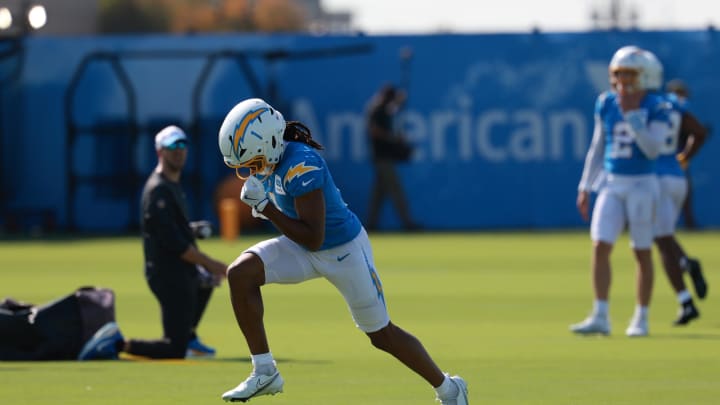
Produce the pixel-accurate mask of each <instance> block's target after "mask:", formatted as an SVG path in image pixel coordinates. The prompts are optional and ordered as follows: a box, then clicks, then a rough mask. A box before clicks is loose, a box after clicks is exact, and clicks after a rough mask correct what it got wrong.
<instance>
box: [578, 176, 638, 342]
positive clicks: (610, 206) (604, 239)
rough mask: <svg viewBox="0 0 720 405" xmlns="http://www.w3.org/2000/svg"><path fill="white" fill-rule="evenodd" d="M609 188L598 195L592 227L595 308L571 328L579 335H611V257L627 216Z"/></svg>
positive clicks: (615, 195)
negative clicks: (609, 312)
mask: <svg viewBox="0 0 720 405" xmlns="http://www.w3.org/2000/svg"><path fill="white" fill-rule="evenodd" d="M613 190H614V189H613V186H612V185H608V186H606V187H605V189H603V191H601V193H600V195H598V198H597V201H596V202H595V209H594V210H593V214H592V221H591V224H590V236H591V239H592V240H593V253H592V287H593V296H594V301H593V309H592V311H591V313H590V315H589V316H588V317H587V318H585V319H584V320H583V321H582V322H579V323H576V324H573V325H570V330H571V331H572V332H574V333H578V334H583V335H587V334H597V333H599V334H605V335H607V334H609V333H610V321H609V314H608V311H609V308H608V307H609V296H610V284H611V277H612V269H611V266H610V254H611V253H612V249H613V245H614V244H615V241H616V240H617V237H618V235H620V232H622V229H623V227H624V226H625V213H624V207H623V203H622V200H621V199H620V197H619V196H618V195H617V194H616V193H615V192H614V191H613Z"/></svg>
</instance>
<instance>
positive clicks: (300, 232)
mask: <svg viewBox="0 0 720 405" xmlns="http://www.w3.org/2000/svg"><path fill="white" fill-rule="evenodd" d="M295 211H296V212H297V215H298V217H297V219H294V218H290V217H288V216H287V215H285V214H283V213H282V212H281V211H280V210H278V209H277V208H276V207H275V205H274V204H267V206H266V207H265V209H264V210H263V211H262V214H263V215H265V216H266V217H267V218H268V219H269V220H270V221H271V222H272V223H273V225H275V227H277V228H278V230H280V232H282V233H283V235H285V236H287V237H288V238H290V240H292V241H293V242H296V243H298V244H300V245H302V246H304V247H305V248H307V249H308V250H311V251H315V250H318V249H320V247H321V246H322V244H323V242H324V241H325V195H324V193H323V190H322V188H317V189H315V190H312V191H309V192H307V193H305V194H302V195H300V196H297V197H295Z"/></svg>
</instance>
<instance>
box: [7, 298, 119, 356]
mask: <svg viewBox="0 0 720 405" xmlns="http://www.w3.org/2000/svg"><path fill="white" fill-rule="evenodd" d="M112 321H115V294H114V293H113V291H112V290H110V289H107V288H96V287H81V288H79V289H78V290H76V291H74V292H73V293H71V294H68V295H66V296H64V297H62V298H59V299H57V300H55V301H52V302H49V303H47V304H44V305H39V306H36V305H33V304H27V303H23V302H19V301H16V300H14V299H12V298H6V299H5V300H3V301H1V302H0V360H75V359H76V358H77V355H78V353H79V352H80V349H81V348H82V346H83V344H85V342H86V341H87V340H88V339H90V337H92V335H93V334H94V333H95V331H97V330H98V329H100V327H101V326H102V325H104V324H106V323H107V322H112Z"/></svg>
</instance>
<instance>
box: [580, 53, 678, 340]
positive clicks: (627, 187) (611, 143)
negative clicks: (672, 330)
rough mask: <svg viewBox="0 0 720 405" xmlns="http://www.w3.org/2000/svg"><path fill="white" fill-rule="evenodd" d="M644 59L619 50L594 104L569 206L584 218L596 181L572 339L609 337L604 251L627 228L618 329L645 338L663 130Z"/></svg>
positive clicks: (661, 107)
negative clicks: (627, 273) (588, 271)
mask: <svg viewBox="0 0 720 405" xmlns="http://www.w3.org/2000/svg"><path fill="white" fill-rule="evenodd" d="M646 66H647V60H646V58H645V57H644V56H643V54H642V51H641V50H640V49H638V48H636V47H623V48H621V49H619V50H618V51H617V52H615V54H614V55H613V57H612V60H611V61H610V65H609V73H610V85H611V90H610V91H607V92H604V93H602V94H601V95H600V96H599V97H598V99H597V101H596V103H595V129H594V132H593V139H592V143H591V145H590V148H589V150H588V153H587V156H586V158H585V166H584V168H583V173H582V178H581V180H580V184H579V186H578V196H577V207H578V210H579V211H580V214H581V215H582V217H583V218H584V219H585V220H588V218H589V214H590V192H591V191H596V190H597V187H598V183H599V179H600V178H601V177H603V174H605V176H604V181H605V184H604V185H603V186H602V188H601V189H600V191H599V195H598V197H597V201H596V203H595V208H594V210H593V212H592V221H591V226H590V234H591V238H592V241H593V256H592V280H593V289H594V296H595V300H594V304H593V310H592V312H591V314H590V316H588V317H587V318H586V319H585V320H583V321H582V322H580V323H578V324H574V325H571V326H570V330H571V331H572V332H574V333H577V334H605V335H607V334H609V333H610V321H609V315H608V298H609V293H610V279H611V267H610V253H611V252H612V249H613V245H614V244H615V241H616V240H617V237H618V236H619V235H620V233H621V232H622V231H623V229H624V227H625V226H626V225H628V229H629V233H630V239H631V245H632V249H633V253H634V256H635V261H636V263H637V290H636V293H637V294H636V307H635V312H634V314H633V316H632V318H631V320H630V324H629V326H628V327H627V329H626V330H625V333H626V334H627V335H628V336H631V337H634V336H646V335H647V334H648V308H649V305H650V298H651V295H652V289H653V261H652V250H651V248H652V243H653V221H654V212H655V209H656V206H657V199H658V193H659V190H658V181H657V177H656V175H655V159H656V158H657V156H658V154H659V153H660V148H661V146H662V141H663V139H664V137H665V133H666V132H667V130H668V125H669V111H668V109H667V103H666V102H665V99H664V98H663V97H661V96H659V95H653V94H648V92H647V89H648V84H647V81H648V77H647V72H646Z"/></svg>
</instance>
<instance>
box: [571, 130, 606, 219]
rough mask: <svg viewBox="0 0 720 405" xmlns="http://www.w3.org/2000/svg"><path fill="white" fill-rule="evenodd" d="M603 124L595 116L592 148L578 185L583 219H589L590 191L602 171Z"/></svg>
mask: <svg viewBox="0 0 720 405" xmlns="http://www.w3.org/2000/svg"><path fill="white" fill-rule="evenodd" d="M603 149H604V143H603V125H602V120H601V119H600V117H598V116H596V117H595V128H594V130H593V137H592V141H591V142H590V148H589V149H588V152H587V154H586V155H585V166H584V167H583V173H582V177H581V178H580V184H579V185H578V196H577V201H576V204H577V208H578V211H580V215H581V216H582V217H583V219H585V220H587V219H588V218H589V216H590V192H591V191H592V190H593V185H595V184H596V183H597V179H598V177H599V176H600V174H601V173H602V168H603V166H602V162H603Z"/></svg>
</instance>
